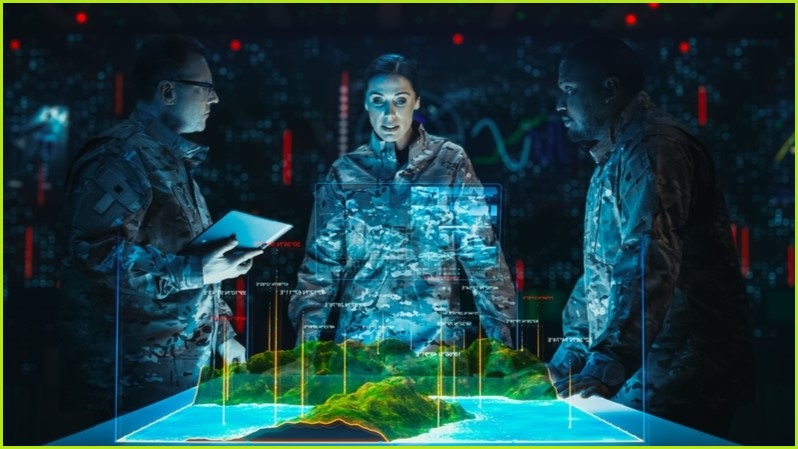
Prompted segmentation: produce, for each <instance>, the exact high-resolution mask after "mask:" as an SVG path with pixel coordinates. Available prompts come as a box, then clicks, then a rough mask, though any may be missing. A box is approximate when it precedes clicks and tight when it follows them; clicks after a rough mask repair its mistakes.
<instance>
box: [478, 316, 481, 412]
mask: <svg viewBox="0 0 798 449" xmlns="http://www.w3.org/2000/svg"><path fill="white" fill-rule="evenodd" d="M477 350H478V351H477V355H478V357H477V382H478V383H477V385H478V390H479V408H482V326H481V325H480V326H479V332H478V335H477Z"/></svg>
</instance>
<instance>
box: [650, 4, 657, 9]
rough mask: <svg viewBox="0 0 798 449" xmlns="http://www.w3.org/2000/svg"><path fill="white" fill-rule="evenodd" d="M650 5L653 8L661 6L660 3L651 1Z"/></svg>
mask: <svg viewBox="0 0 798 449" xmlns="http://www.w3.org/2000/svg"><path fill="white" fill-rule="evenodd" d="M648 7H649V8H651V9H657V8H659V3H649V4H648Z"/></svg>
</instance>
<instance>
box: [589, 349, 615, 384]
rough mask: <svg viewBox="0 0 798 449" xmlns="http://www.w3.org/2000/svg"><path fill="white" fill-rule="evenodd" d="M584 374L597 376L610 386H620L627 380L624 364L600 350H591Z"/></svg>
mask: <svg viewBox="0 0 798 449" xmlns="http://www.w3.org/2000/svg"><path fill="white" fill-rule="evenodd" d="M582 374H587V375H588V376H591V377H595V378H596V379H598V380H600V381H601V382H602V383H604V385H606V386H608V387H610V388H618V387H620V386H621V385H622V384H623V383H624V382H625V381H626V370H625V369H624V368H623V365H622V364H621V363H620V362H618V361H616V360H614V359H612V358H610V357H608V356H606V355H604V354H601V353H598V352H591V353H590V355H589V356H588V359H587V364H586V365H585V367H584V369H582Z"/></svg>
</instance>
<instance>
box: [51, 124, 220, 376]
mask: <svg viewBox="0 0 798 449" xmlns="http://www.w3.org/2000/svg"><path fill="white" fill-rule="evenodd" d="M207 151H208V149H207V147H203V146H200V145H197V144H194V143H191V142H189V141H188V140H186V139H184V138H183V137H181V136H179V135H177V134H175V133H173V132H172V131H170V130H168V129H167V128H166V127H165V126H164V125H163V124H162V123H161V122H159V121H158V120H156V119H155V118H154V117H153V116H151V115H149V114H148V113H146V112H145V111H143V110H140V109H136V110H134V111H133V113H132V114H131V116H130V118H129V119H128V120H126V121H124V122H122V123H120V124H119V125H117V126H115V127H113V128H111V129H110V130H108V131H106V132H104V133H103V134H101V135H99V136H98V137H96V138H94V139H92V140H90V141H89V142H87V144H86V145H85V146H84V147H83V149H82V150H81V153H80V154H79V155H78V157H77V158H76V159H75V161H74V162H73V164H72V167H71V169H70V178H69V181H68V185H67V198H66V214H67V220H68V226H69V227H70V228H69V230H70V237H69V250H70V255H69V258H68V265H69V266H70V268H69V273H70V274H69V276H68V278H67V279H66V281H67V283H68V286H69V288H67V290H68V292H69V294H68V303H67V304H66V308H67V310H68V312H67V318H68V320H69V321H72V322H73V323H72V324H73V325H74V326H71V328H70V331H71V332H73V333H75V334H79V335H77V336H75V335H72V337H73V338H75V339H74V340H73V342H76V344H81V343H80V342H81V341H83V340H85V341H89V340H92V341H97V340H98V337H97V335H98V334H109V335H108V338H109V339H111V340H113V339H114V336H113V332H112V330H113V322H114V314H115V313H116V304H117V303H118V306H119V310H118V313H119V316H120V324H121V333H120V338H121V339H122V342H121V347H122V348H123V349H122V350H123V351H124V360H125V362H126V363H136V362H139V361H145V360H149V361H153V360H156V359H158V358H162V357H179V358H181V359H196V361H197V363H201V362H202V361H203V360H207V357H208V355H209V354H210V348H212V347H215V345H212V343H221V341H220V340H218V341H214V340H217V334H219V333H222V334H224V336H225V337H228V338H229V337H232V336H233V335H234V332H233V330H232V327H231V326H230V325H229V324H226V320H220V319H219V317H225V316H227V315H229V314H230V309H229V307H228V306H227V305H226V303H225V302H224V301H222V300H221V298H220V291H219V285H207V286H206V285H203V276H202V264H201V259H200V257H198V256H186V255H178V252H179V251H180V250H181V249H182V248H183V247H184V246H185V245H186V244H187V243H188V242H189V241H191V240H192V239H193V238H194V237H195V236H196V235H198V234H199V233H200V232H201V231H202V230H203V229H205V228H206V227H207V226H208V225H210V223H211V217H210V215H209V213H208V208H207V206H206V204H205V200H204V198H203V196H202V194H201V193H200V190H199V187H198V185H197V184H196V182H195V181H194V179H193V176H192V174H191V172H192V169H193V167H194V166H196V165H197V164H199V163H200V162H202V161H203V160H204V158H205V155H206V154H207ZM221 321H224V322H225V324H223V325H220V322H221ZM194 381H196V377H194Z"/></svg>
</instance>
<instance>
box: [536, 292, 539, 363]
mask: <svg viewBox="0 0 798 449" xmlns="http://www.w3.org/2000/svg"><path fill="white" fill-rule="evenodd" d="M535 306H536V307H537V312H538V313H537V318H538V322H537V330H538V338H537V340H538V347H537V351H536V352H537V357H538V359H540V301H535Z"/></svg>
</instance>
